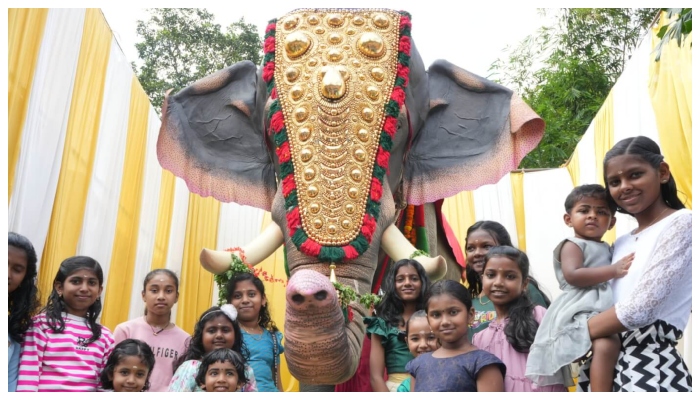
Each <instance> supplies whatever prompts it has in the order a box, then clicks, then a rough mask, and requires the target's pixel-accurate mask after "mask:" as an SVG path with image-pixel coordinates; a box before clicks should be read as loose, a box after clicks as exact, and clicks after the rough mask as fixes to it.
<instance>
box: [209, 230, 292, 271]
mask: <svg viewBox="0 0 700 400" xmlns="http://www.w3.org/2000/svg"><path fill="white" fill-rule="evenodd" d="M283 243H284V235H283V234H282V229H280V227H279V225H277V224H276V223H274V222H271V223H270V224H269V225H268V226H267V228H265V230H264V231H262V232H261V233H260V235H258V236H257V237H256V238H255V239H253V240H252V241H251V242H250V243H248V244H247V245H245V246H243V248H242V249H243V252H244V254H245V256H246V262H247V263H248V264H251V265H256V264H258V263H260V262H262V261H263V260H264V259H266V258H267V257H269V256H270V255H271V254H272V253H274V252H275V250H277V249H278V248H279V247H280V246H281V245H282V244H283ZM199 262H200V263H201V264H202V267H204V269H206V270H207V271H209V272H211V273H212V274H216V275H218V274H222V273H224V272H226V270H228V268H229V266H230V265H231V253H229V252H228V251H219V250H210V249H207V248H204V249H202V252H201V253H200V254H199Z"/></svg>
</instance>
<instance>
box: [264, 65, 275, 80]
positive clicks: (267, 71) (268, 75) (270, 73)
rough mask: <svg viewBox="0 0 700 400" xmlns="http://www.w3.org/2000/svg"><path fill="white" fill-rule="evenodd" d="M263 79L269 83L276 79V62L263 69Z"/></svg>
mask: <svg viewBox="0 0 700 400" xmlns="http://www.w3.org/2000/svg"><path fill="white" fill-rule="evenodd" d="M262 76H263V79H264V80H265V82H269V81H270V80H271V79H272V78H274V77H275V62H274V61H270V62H268V63H267V64H265V66H264V67H263V74H262Z"/></svg>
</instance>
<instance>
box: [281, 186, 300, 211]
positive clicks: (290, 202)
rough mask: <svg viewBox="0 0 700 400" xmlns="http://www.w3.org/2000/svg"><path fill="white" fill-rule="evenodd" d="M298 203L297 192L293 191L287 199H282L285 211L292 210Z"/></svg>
mask: <svg viewBox="0 0 700 400" xmlns="http://www.w3.org/2000/svg"><path fill="white" fill-rule="evenodd" d="M298 204H299V203H298V202H297V190H296V189H294V190H292V191H291V192H289V194H288V195H287V197H286V198H285V199H284V207H285V208H286V209H288V210H289V209H292V208H294V207H296V206H297V205H298Z"/></svg>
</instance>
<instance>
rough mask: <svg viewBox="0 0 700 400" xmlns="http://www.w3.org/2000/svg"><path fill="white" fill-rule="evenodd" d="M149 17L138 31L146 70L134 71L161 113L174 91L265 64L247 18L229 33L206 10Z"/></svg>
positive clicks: (175, 10) (155, 10) (159, 11)
mask: <svg viewBox="0 0 700 400" xmlns="http://www.w3.org/2000/svg"><path fill="white" fill-rule="evenodd" d="M149 13H150V18H149V19H148V20H147V21H138V22H137V26H136V33H137V34H138V36H139V37H140V38H141V39H142V41H140V42H139V43H136V50H137V51H138V54H139V59H140V60H141V61H142V65H140V66H138V67H137V66H136V64H135V63H132V67H133V68H134V71H135V72H136V74H137V77H138V79H139V82H141V85H142V86H143V89H144V90H145V91H146V93H147V94H148V96H149V98H150V99H151V104H153V106H154V107H155V108H156V109H157V110H158V111H160V107H161V105H162V103H163V98H164V96H165V92H166V91H167V90H169V89H174V90H175V91H177V90H180V89H182V88H184V87H186V86H187V85H189V84H191V83H193V82H194V81H196V80H197V79H200V78H203V77H205V76H207V75H209V74H211V73H213V72H216V71H218V70H220V69H222V68H225V67H227V66H229V65H231V64H234V63H236V62H238V61H241V60H251V61H253V62H254V63H256V64H258V63H259V62H260V59H261V57H262V54H261V51H262V42H261V40H260V35H258V33H257V27H256V26H255V25H252V24H246V23H245V21H244V19H243V18H241V19H240V20H239V21H238V22H234V23H232V24H231V25H229V26H228V27H227V28H226V30H225V31H224V30H223V29H222V28H221V25H219V24H216V23H214V15H213V14H211V13H209V12H208V11H207V10H206V9H203V8H153V9H149Z"/></svg>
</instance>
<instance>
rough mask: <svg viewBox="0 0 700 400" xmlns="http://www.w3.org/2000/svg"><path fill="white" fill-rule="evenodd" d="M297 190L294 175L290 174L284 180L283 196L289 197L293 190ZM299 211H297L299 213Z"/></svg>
mask: <svg viewBox="0 0 700 400" xmlns="http://www.w3.org/2000/svg"><path fill="white" fill-rule="evenodd" d="M296 188H297V183H296V181H295V180H294V175H292V174H289V175H287V176H285V177H284V179H282V194H283V195H284V197H287V196H289V193H291V192H292V190H294V189H296ZM298 212H299V211H297V213H298Z"/></svg>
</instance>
